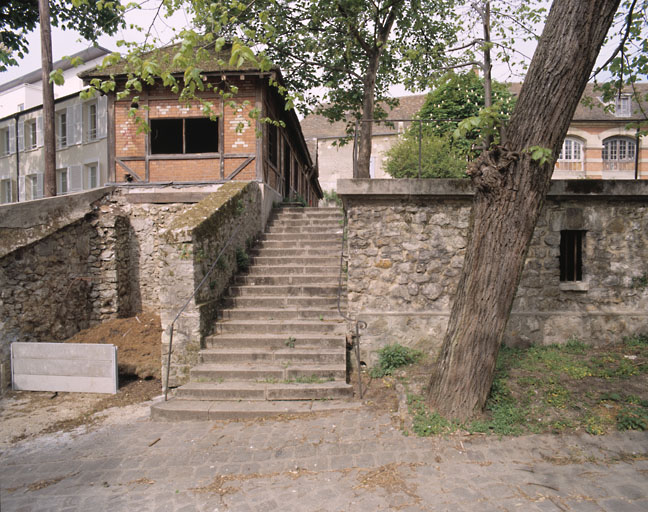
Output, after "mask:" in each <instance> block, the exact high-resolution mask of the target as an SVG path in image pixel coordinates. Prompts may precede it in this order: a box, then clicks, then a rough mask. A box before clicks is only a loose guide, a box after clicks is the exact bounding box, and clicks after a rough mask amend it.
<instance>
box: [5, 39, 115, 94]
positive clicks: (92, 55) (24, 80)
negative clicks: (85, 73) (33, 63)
mask: <svg viewBox="0 0 648 512" xmlns="http://www.w3.org/2000/svg"><path fill="white" fill-rule="evenodd" d="M109 53H111V52H110V50H107V49H106V48H103V47H101V46H91V47H90V48H86V49H85V50H81V51H80V52H77V53H74V54H72V55H70V57H71V58H74V57H79V58H81V60H83V61H84V62H87V61H90V60H92V59H96V58H97V57H101V56H103V55H108V54H109ZM72 67H73V66H72V65H71V64H70V60H68V59H61V60H57V61H56V62H54V63H52V69H61V70H63V71H66V70H68V69H70V68H72ZM41 78H42V77H41V69H40V68H39V69H36V70H34V71H32V72H30V73H27V74H26V75H22V76H19V77H18V78H14V79H13V80H11V81H10V82H7V83H5V84H2V85H0V92H4V91H8V90H9V89H12V88H14V87H16V86H18V85H23V84H34V83H36V82H40V80H41Z"/></svg>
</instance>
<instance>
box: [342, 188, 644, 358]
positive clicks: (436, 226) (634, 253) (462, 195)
mask: <svg viewBox="0 0 648 512" xmlns="http://www.w3.org/2000/svg"><path fill="white" fill-rule="evenodd" d="M338 193H339V194H340V196H341V197H343V199H344V202H345V206H346V210H347V213H348V217H349V232H348V244H349V247H348V249H349V271H348V298H349V310H350V312H351V314H352V315H353V316H356V317H358V318H361V319H363V320H365V321H366V322H367V323H368V328H367V330H366V331H365V332H364V333H363V336H362V347H363V358H365V361H366V362H367V363H369V362H370V361H371V362H373V361H374V360H375V351H376V350H377V349H379V348H380V347H382V346H384V345H386V344H389V343H395V342H399V343H402V344H406V345H409V346H415V347H418V348H422V349H424V350H426V351H432V352H434V351H436V350H437V349H438V348H439V347H440V344H441V342H442V339H443V335H444V332H445V328H446V325H447V321H448V317H449V313H450V309H451V306H452V298H453V296H454V293H455V289H456V284H457V281H458V276H459V274H460V272H461V268H462V265H463V258H464V253H465V247H466V242H467V237H468V233H469V223H470V207H471V200H472V189H471V185H470V182H469V181H468V180H459V181H456V180H423V181H422V182H420V181H418V180H340V182H338ZM561 230H583V231H585V238H584V242H583V280H582V281H579V282H561V281H560V266H559V265H560V264H559V254H560V237H561V233H560V232H561ZM647 236H648V183H646V182H624V183H622V182H609V181H608V182H602V181H597V182H591V181H587V182H585V181H579V182H564V181H563V182H554V184H553V186H552V190H551V192H550V194H549V197H548V199H547V202H546V206H545V208H544V210H543V212H542V214H541V216H540V220H539V222H538V224H537V227H536V230H535V234H534V237H533V240H532V243H531V247H530V249H529V253H528V256H527V261H526V264H525V268H524V272H523V276H522V280H521V283H520V287H519V290H518V293H517V296H516V299H515V303H514V306H513V312H512V314H511V318H510V321H509V325H508V328H507V333H506V336H505V342H506V343H507V344H510V345H529V344H531V343H538V344H549V343H562V342H565V341H567V339H569V338H570V337H577V338H579V339H581V340H582V341H585V342H587V343H592V344H604V343H609V342H613V341H619V340H620V339H621V338H622V337H623V336H626V335H629V334H632V333H635V332H638V331H643V332H648V286H646V284H645V280H646V277H647V276H648V242H647V240H646V237H647Z"/></svg>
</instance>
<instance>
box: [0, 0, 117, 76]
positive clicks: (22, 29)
mask: <svg viewBox="0 0 648 512" xmlns="http://www.w3.org/2000/svg"><path fill="white" fill-rule="evenodd" d="M49 5H50V22H51V24H52V26H54V27H60V28H62V29H64V30H69V29H72V30H76V31H77V32H79V33H80V34H81V37H83V38H84V39H85V40H87V41H92V42H96V41H97V38H98V37H99V36H100V35H102V34H108V35H112V34H114V33H115V32H117V30H118V29H119V28H120V27H123V26H124V12H125V11H126V8H127V7H126V6H124V5H122V4H121V2H120V0H114V1H111V2H104V1H103V0H83V1H80V0H49ZM38 18H39V13H38V2H37V1H35V0H29V1H28V0H5V1H3V2H2V7H0V42H1V43H2V44H1V45H0V71H5V70H6V69H7V67H9V66H15V65H16V64H17V60H16V59H22V58H23V57H24V56H25V55H26V54H27V53H29V46H28V44H27V35H28V34H29V33H30V32H32V31H34V30H35V29H36V27H37V26H38ZM57 79H58V77H57ZM55 83H57V84H58V82H56V81H55Z"/></svg>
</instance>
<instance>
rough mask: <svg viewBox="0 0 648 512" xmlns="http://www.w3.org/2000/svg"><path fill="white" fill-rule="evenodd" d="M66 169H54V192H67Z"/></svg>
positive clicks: (68, 188)
mask: <svg viewBox="0 0 648 512" xmlns="http://www.w3.org/2000/svg"><path fill="white" fill-rule="evenodd" d="M68 178H69V176H68V170H67V169H56V193H57V194H67V193H68V191H69V190H70V187H69V184H68Z"/></svg>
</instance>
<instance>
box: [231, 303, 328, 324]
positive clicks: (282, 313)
mask: <svg viewBox="0 0 648 512" xmlns="http://www.w3.org/2000/svg"><path fill="white" fill-rule="evenodd" d="M218 315H219V318H220V319H221V320H320V321H324V320H327V321H329V320H332V321H339V320H340V315H339V314H338V310H337V303H336V304H335V305H334V306H332V307H329V308H328V309H323V308H301V307H295V306H293V307H292V308H285V309H277V308H245V307H242V306H239V307H234V308H230V309H224V310H222V311H220V312H219V314H218Z"/></svg>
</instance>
